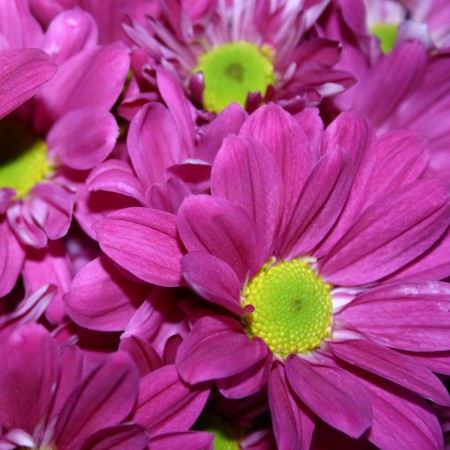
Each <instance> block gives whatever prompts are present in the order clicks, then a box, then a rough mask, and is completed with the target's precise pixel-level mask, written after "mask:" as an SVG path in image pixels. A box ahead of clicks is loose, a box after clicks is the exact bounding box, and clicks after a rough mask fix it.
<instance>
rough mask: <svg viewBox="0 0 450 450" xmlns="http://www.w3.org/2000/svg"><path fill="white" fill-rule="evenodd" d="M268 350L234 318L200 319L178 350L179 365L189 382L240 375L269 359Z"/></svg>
mask: <svg viewBox="0 0 450 450" xmlns="http://www.w3.org/2000/svg"><path fill="white" fill-rule="evenodd" d="M266 353H267V347H266V345H265V344H264V343H263V342H262V341H261V340H260V339H257V338H255V339H253V340H250V338H249V337H248V336H247V335H246V334H245V333H244V330H243V329H242V327H241V326H240V325H239V323H238V322H237V321H235V320H233V319H228V318H220V319H219V318H216V317H205V318H202V319H200V320H198V321H197V322H196V323H195V324H194V326H193V327H192V330H191V332H190V333H189V335H188V336H187V337H186V338H185V339H184V341H183V343H182V344H181V345H180V348H179V349H178V353H177V357H176V366H177V368H178V371H179V372H180V375H181V377H182V378H183V379H184V380H185V381H186V382H188V383H191V384H193V383H198V382H201V381H207V380H214V379H216V378H226V377H229V376H233V375H237V374H239V373H242V372H244V371H245V370H247V369H248V368H250V367H252V366H253V365H254V364H256V363H257V362H258V361H260V360H261V359H264V358H265V357H266Z"/></svg>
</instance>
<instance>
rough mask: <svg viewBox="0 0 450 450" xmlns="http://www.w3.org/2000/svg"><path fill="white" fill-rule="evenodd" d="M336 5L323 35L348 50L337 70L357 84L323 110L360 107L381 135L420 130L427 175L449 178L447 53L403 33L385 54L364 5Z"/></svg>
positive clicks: (449, 64)
mask: <svg viewBox="0 0 450 450" xmlns="http://www.w3.org/2000/svg"><path fill="white" fill-rule="evenodd" d="M426 3H428V2H426ZM336 5H337V6H336ZM334 6H335V7H334V8H333V9H331V10H330V11H329V13H328V14H327V16H326V17H325V19H326V20H324V23H323V26H324V30H325V31H324V32H325V33H326V35H327V36H331V37H333V38H334V39H337V40H340V42H341V43H342V45H343V47H344V49H345V52H344V55H343V58H342V59H341V61H340V62H339V64H338V67H339V68H341V69H342V70H348V71H349V72H351V73H353V74H354V75H355V76H356V78H357V79H358V82H357V83H356V84H355V85H354V86H352V87H351V88H350V89H349V90H347V91H346V92H343V93H341V94H339V95H337V96H334V97H333V98H330V99H327V100H326V102H325V103H326V106H325V109H329V112H330V115H331V116H332V117H333V116H335V115H337V114H338V113H339V112H341V111H347V110H350V109H358V110H359V111H361V112H363V113H364V114H365V115H366V116H367V117H368V118H369V119H370V120H371V122H372V124H373V125H374V126H375V128H376V130H377V133H386V132H388V131H390V130H395V129H399V128H407V129H411V130H415V131H418V132H419V133H421V134H423V135H424V136H426V137H427V138H428V140H429V148H430V154H431V161H430V168H429V173H430V174H431V175H432V176H439V177H442V178H445V179H447V180H450V157H449V156H448V152H449V150H448V149H449V148H450V133H449V124H448V120H447V116H448V111H449V108H450V78H449V77H448V73H449V71H450V54H449V52H448V51H447V50H446V49H442V50H432V49H430V46H429V45H427V42H426V41H427V40H426V38H424V37H423V36H421V35H420V34H416V35H411V36H410V35H404V34H405V33H403V35H402V34H401V33H400V31H401V29H400V30H399V35H398V37H397V40H396V41H395V40H391V43H390V45H389V46H388V48H386V49H385V50H389V52H388V53H387V54H383V52H381V51H380V48H379V43H378V41H377V39H376V38H375V37H374V36H373V35H372V34H371V32H370V30H369V29H368V27H367V23H366V22H367V14H368V13H367V11H366V10H365V9H364V6H363V4H362V2H358V1H355V2H352V3H351V4H350V3H349V2H337V3H336V4H334ZM438 11H439V13H440V10H439V9H438ZM443 14H444V15H445V13H443ZM413 38H414V39H413ZM394 43H395V46H394ZM380 93H382V98H383V101H380Z"/></svg>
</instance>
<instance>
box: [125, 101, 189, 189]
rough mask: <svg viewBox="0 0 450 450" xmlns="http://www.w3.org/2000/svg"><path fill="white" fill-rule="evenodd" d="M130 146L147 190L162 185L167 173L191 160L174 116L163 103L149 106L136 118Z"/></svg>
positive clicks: (132, 160) (130, 137)
mask: <svg viewBox="0 0 450 450" xmlns="http://www.w3.org/2000/svg"><path fill="white" fill-rule="evenodd" d="M127 144H128V150H129V153H130V158H131V162H132V164H133V167H134V169H135V171H136V173H137V176H138V178H139V180H140V181H141V183H142V184H143V185H144V186H145V187H150V186H152V185H154V184H155V183H162V182H163V181H164V180H165V174H166V170H167V169H168V168H169V167H170V166H171V165H173V164H176V163H178V162H181V161H183V160H184V159H185V158H186V156H187V154H186V149H185V148H184V147H183V146H182V145H181V143H180V136H179V133H178V129H177V126H176V124H175V121H174V119H173V116H172V114H171V113H170V112H169V110H168V109H167V108H166V107H165V106H163V105H161V104H160V103H148V104H147V105H145V106H144V107H143V108H142V109H141V110H140V111H139V112H138V113H137V114H136V116H135V117H134V118H133V120H132V122H131V125H130V129H129V132H128V138H127Z"/></svg>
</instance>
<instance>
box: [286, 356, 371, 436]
mask: <svg viewBox="0 0 450 450" xmlns="http://www.w3.org/2000/svg"><path fill="white" fill-rule="evenodd" d="M286 374H287V378H288V380H289V384H290V386H291V387H292V389H293V390H294V391H295V393H296V394H297V395H298V397H299V398H300V399H301V400H302V401H303V402H304V403H305V405H307V406H308V407H309V408H310V409H311V410H312V411H313V412H314V413H315V414H317V415H318V416H319V417H320V418H321V419H322V420H323V421H325V422H326V423H328V424H330V425H331V426H332V427H334V428H337V429H338V430H340V431H342V432H344V433H345V434H348V435H349V436H350V437H353V438H357V437H360V436H361V435H362V434H363V433H364V431H366V430H367V429H368V428H369V427H370V425H371V423H372V409H371V406H370V399H369V395H368V392H367V391H366V389H365V388H364V386H362V385H361V384H360V383H359V381H358V379H357V378H356V377H354V376H353V375H351V374H349V373H348V372H346V371H344V370H342V369H339V368H338V367H329V366H325V365H316V364H311V363H310V362H308V361H306V360H304V359H302V358H299V357H297V356H295V355H292V356H289V357H288V359H287V360H286Z"/></svg>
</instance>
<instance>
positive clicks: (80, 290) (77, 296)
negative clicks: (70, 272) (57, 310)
mask: <svg viewBox="0 0 450 450" xmlns="http://www.w3.org/2000/svg"><path fill="white" fill-rule="evenodd" d="M149 291H150V289H149V286H148V285H146V284H143V283H133V282H131V281H129V280H128V279H126V278H125V277H124V276H123V275H122V274H121V273H120V271H119V270H118V269H117V267H115V265H114V264H113V263H112V262H111V261H110V260H109V259H107V258H106V257H104V256H102V257H100V258H97V259H94V260H93V261H92V262H90V263H89V264H87V265H86V266H85V267H83V268H82V269H81V270H80V271H79V272H78V273H77V274H76V276H75V278H74V279H73V282H72V284H71V285H70V291H69V292H68V294H67V295H66V296H65V301H66V309H67V313H68V314H69V316H70V318H71V319H72V320H73V321H74V322H75V323H77V324H78V325H81V326H83V327H86V328H89V329H91V330H99V331H121V330H124V329H125V328H126V326H127V325H128V323H129V321H130V319H131V317H132V316H133V315H134V313H135V312H136V310H137V309H138V307H139V304H140V303H142V302H143V301H144V299H145V298H146V296H147V295H148V294H149Z"/></svg>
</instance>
